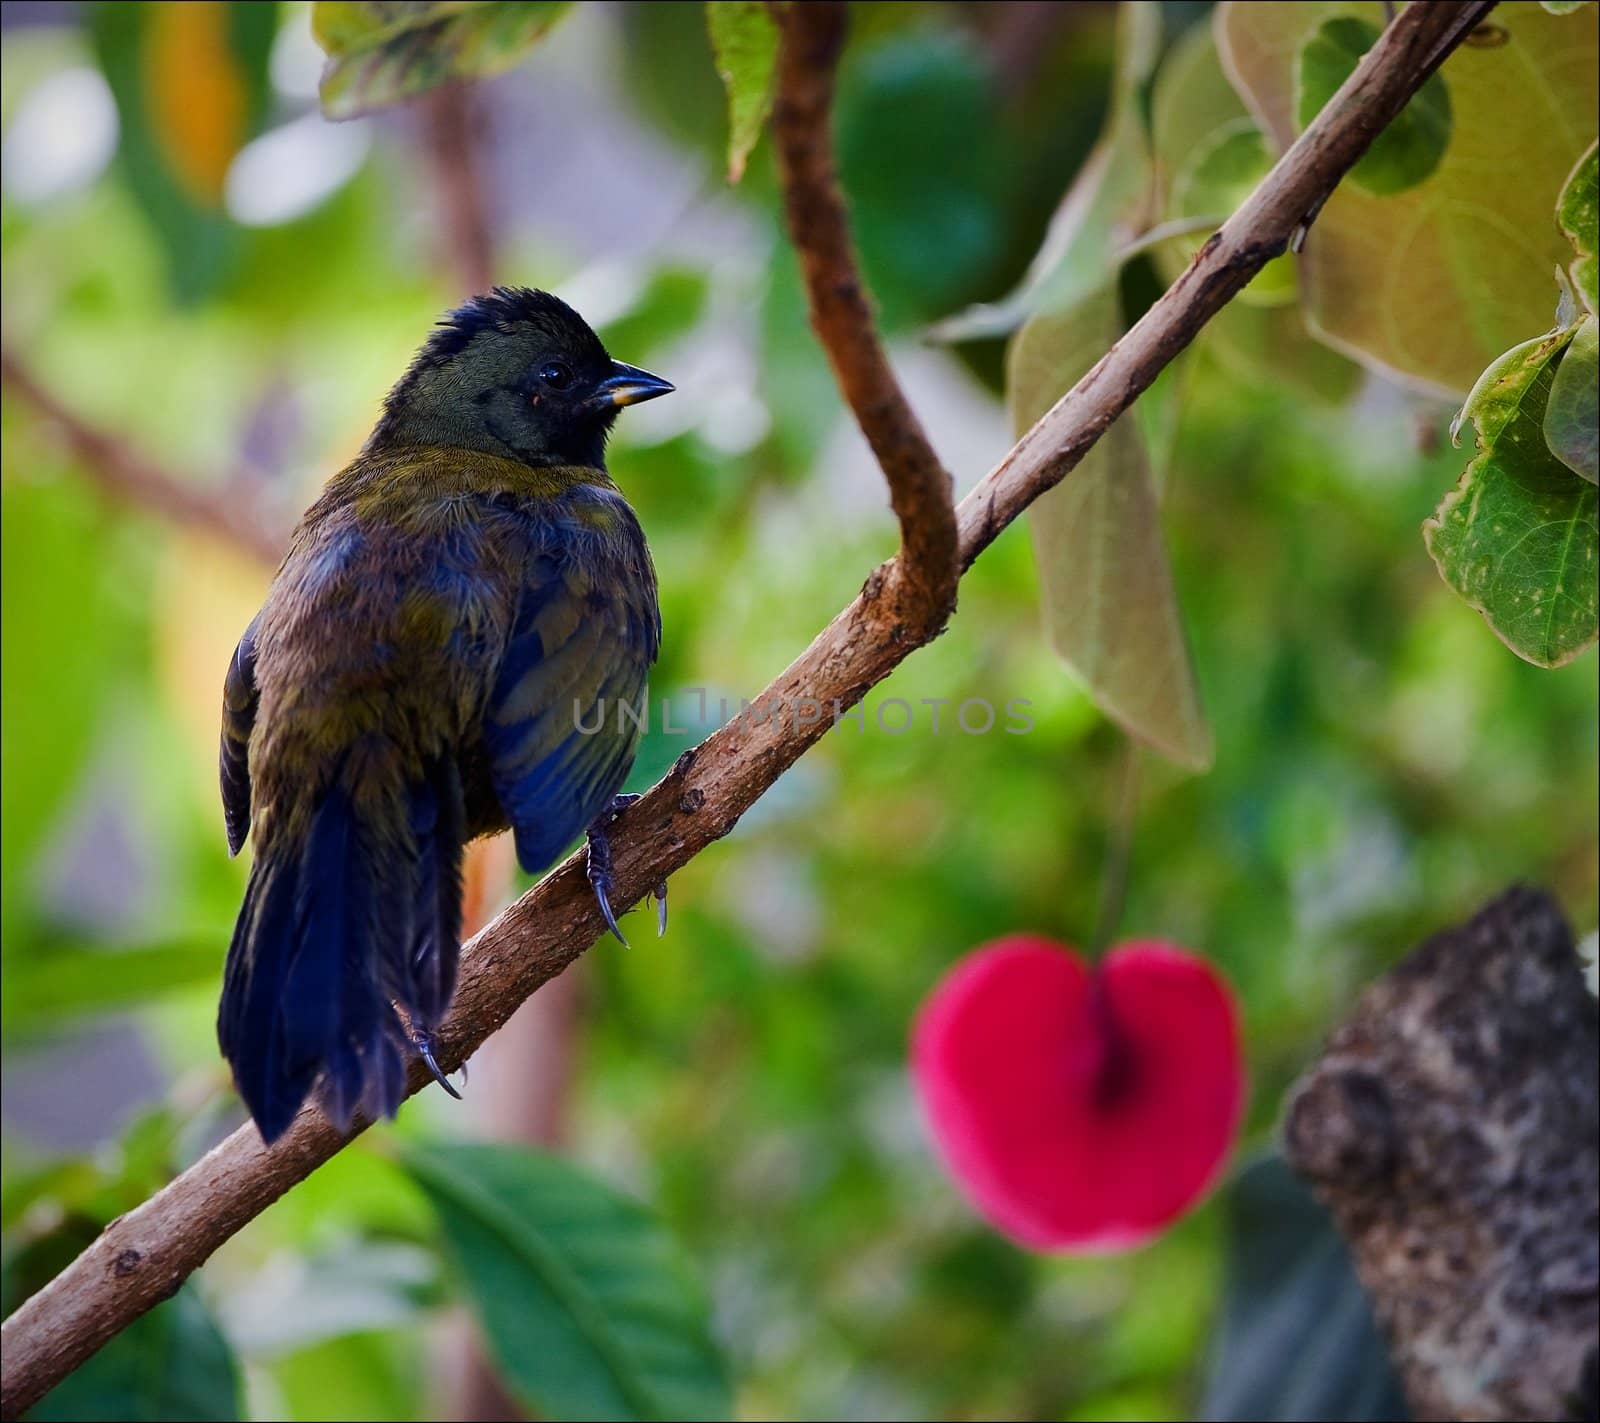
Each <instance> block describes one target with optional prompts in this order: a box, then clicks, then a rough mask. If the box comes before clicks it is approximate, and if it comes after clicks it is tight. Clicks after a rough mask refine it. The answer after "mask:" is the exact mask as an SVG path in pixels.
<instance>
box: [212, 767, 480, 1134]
mask: <svg viewBox="0 0 1600 1423" xmlns="http://www.w3.org/2000/svg"><path fill="white" fill-rule="evenodd" d="M362 800H363V803H366V801H367V797H362ZM405 803H406V806H407V811H408V814H407V815H406V816H405V817H395V819H398V820H399V822H400V823H399V824H398V826H395V830H396V831H397V832H398V833H388V834H385V833H383V831H384V830H385V829H387V828H388V826H389V825H392V824H393V823H394V822H393V820H391V819H390V817H388V816H383V817H381V819H380V822H379V823H373V822H372V820H371V818H370V816H369V818H368V819H366V820H364V819H363V817H362V816H361V815H360V814H359V813H358V811H357V808H356V803H355V801H354V800H353V799H352V796H351V793H350V791H349V789H347V785H346V783H345V781H344V780H343V779H341V780H340V781H338V782H336V783H334V784H333V785H330V786H328V787H326V788H325V789H323V790H322V791H321V793H320V795H319V798H318V800H317V802H316V805H315V807H314V809H313V810H312V811H311V813H310V817H309V829H308V831H307V832H306V833H305V834H304V835H303V836H296V837H293V838H292V839H291V840H288V841H287V842H286V843H274V841H273V840H272V838H271V837H270V836H269V837H268V840H267V842H266V843H265V844H263V845H261V846H260V847H258V851H257V859H256V862H255V864H254V866H253V867H252V870H251V874H250V883H249V886H248V888H247V889H246V891H245V901H244V906H243V908H242V909H241V910H240V914H239V922H238V925H237V927H236V928H235V930H234V936H233V944H232V947H231V948H230V949H229V952H228V968H227V973H226V976H225V980H224V985H223V995H222V1007H221V1013H220V1015H219V1018H218V1023H217V1035H218V1039H219V1041H220V1043H221V1046H222V1052H223V1055H224V1056H225V1057H226V1058H227V1059H228V1061H229V1062H230V1063H231V1064H232V1066H233V1074H234V1080H235V1082H236V1083H237V1084H238V1088H239V1094H240V1096H241V1097H243V1098H244V1101H245V1105H246V1106H247V1107H249V1109H250V1114H251V1116H252V1117H254V1118H255V1121H256V1125H257V1126H258V1127H259V1128H260V1130H261V1135H262V1136H263V1138H265V1139H266V1140H267V1141H268V1142H271V1141H273V1140H274V1139H276V1138H277V1137H278V1136H280V1135H281V1134H282V1133H283V1132H284V1131H285V1130H287V1128H288V1126H289V1123H290V1122H291V1121H293V1119H294V1116H295V1113H296V1112H298V1111H299V1109H300V1107H301V1106H302V1105H303V1103H304V1102H305V1100H306V1098H307V1097H308V1096H310V1095H311V1093H312V1092H313V1090H316V1091H317V1092H318V1096H319V1100H320V1102H321V1105H322V1108H323V1110H324V1111H325V1112H326V1113H327V1115H328V1117H329V1118H330V1119H331V1120H332V1121H333V1122H334V1123H335V1124H336V1125H337V1126H339V1127H340V1128H341V1129H343V1128H345V1127H347V1126H348V1125H349V1123H350V1121H351V1120H352V1118H353V1117H354V1116H355V1114H356V1113H357V1112H358V1111H360V1112H362V1113H363V1114H365V1115H367V1116H371V1117H377V1116H390V1115H393V1114H394V1112H395V1110H396V1109H397V1108H398V1107H399V1105H400V1102H401V1100H402V1098H403V1097H404V1096H405V1050H406V1046H407V1034H406V1030H405V1027H404V1026H403V1025H402V1022H401V1019H400V1016H399V1014H398V1013H397V1012H396V1011H395V1005H396V1004H397V1003H398V1004H399V1006H400V1007H402V1008H403V1009H404V1010H405V1013H406V1016H407V1018H409V1019H410V1021H411V1025H412V1028H413V1030H422V1031H431V1029H432V1028H433V1027H435V1026H436V1025H437V1023H438V1022H439V1020H440V1019H441V1018H442V1017H443V1015H444V1012H445V1009H446V1008H447V1007H448V1006H449V1002H450V995H451V992H452V991H453V989H454V987H455V972H456V962H457V958H458V955H459V948H460V915H461V907H460V897H461V882H460V879H461V877H460V866H461V849H462V837H463V825H464V819H465V816H464V812H463V809H462V793H461V783H460V778H459V775H458V773H457V771H456V768H455V766H454V764H453V763H449V762H447V761H444V760H441V761H440V762H439V763H436V764H435V765H434V766H432V767H430V768H429V770H428V772H427V774H426V775H425V776H424V777H423V778H422V780H421V781H419V782H417V783H416V784H414V785H412V786H410V787H408V788H407V790H406V793H405Z"/></svg>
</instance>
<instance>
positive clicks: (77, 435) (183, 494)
mask: <svg viewBox="0 0 1600 1423" xmlns="http://www.w3.org/2000/svg"><path fill="white" fill-rule="evenodd" d="M0 379H3V380H4V382H5V385H6V387H7V388H8V389H10V390H11V391H13V392H14V393H15V394H16V395H18V396H20V397H21V398H22V399H23V400H25V401H27V402H28V404H29V405H31V406H33V408H34V409H35V410H37V411H38V412H39V414H40V415H42V416H43V417H44V418H45V419H46V420H47V421H49V422H50V423H51V424H52V425H54V426H55V427H56V428H57V429H58V430H59V431H60V433H61V436H62V439H63V440H64V441H65V443H66V445H67V447H68V448H69V449H70V450H71V451H72V452H73V453H74V454H75V455H76V456H77V457H78V458H79V460H80V461H82V463H83V467H84V469H85V470H86V471H87V472H88V474H89V475H90V476H91V478H93V479H94V480H95V482H96V483H97V484H98V485H99V486H100V488H101V489H102V490H104V491H105V492H106V493H107V494H109V495H110V496H111V497H112V498H113V499H116V500H117V501H118V502H119V503H123V504H127V505H130V506H131V507H133V508H135V509H146V510H153V511H154V512H156V513H159V514H163V515H165V516H166V517H167V518H169V519H171V520H172V521H173V522H174V523H177V524H187V525H190V526H191V527H194V528H200V529H205V530H207V531H208V532H210V533H213V534H216V535H218V536H219V537H221V538H224V539H226V540H227V541H228V542H229V543H233V544H236V545H238V546H239V547H240V548H242V549H244V550H245V551H246V552H247V553H250V554H252V555H254V556H255V557H256V558H258V559H260V560H261V561H262V562H263V563H265V564H266V565H267V566H268V567H269V568H276V567H277V566H278V560H279V559H281V558H282V557H283V551H284V549H285V548H287V547H288V546H289V531H288V529H287V528H286V527H284V526H283V521H282V520H280V519H276V518H274V517H272V516H271V515H270V514H269V513H268V511H267V510H265V509H263V508H261V507H260V505H259V502H258V501H252V500H250V499H244V498H241V497H239V495H238V493H237V491H234V490H229V489H227V488H226V487H225V488H223V489H220V490H218V489H215V488H211V489H208V488H206V487H204V486H202V485H199V484H195V483H191V482H190V481H188V480H185V479H180V478H178V477H177V476H176V475H174V474H172V473H170V472H169V471H167V470H166V469H163V468H162V467H161V466H160V465H158V464H156V463H155V461H153V460H151V459H148V458H146V457H145V456H144V455H142V454H140V453H139V451H138V450H136V449H134V448H133V446H131V445H129V444H128V443H127V442H126V441H124V440H121V439H119V438H117V437H116V436H114V435H110V434H107V433H106V432H105V431H103V430H99V429H97V428H96V427H95V426H93V425H91V424H90V423H89V422H88V421H86V420H84V419H83V418H82V417H81V416H79V415H77V414H75V413H74V412H73V411H71V410H69V409H67V407H66V406H65V405H63V404H62V403H61V402H60V401H59V400H57V399H56V397H55V396H54V395H53V394H52V393H51V392H50V391H49V390H47V389H46V388H45V387H44V386H43V385H42V384H41V383H40V382H39V380H38V378H37V377H36V376H35V375H34V374H33V372H32V371H31V370H30V369H29V368H28V366H27V365H26V364H25V363H24V361H23V360H22V358H21V357H20V356H18V355H17V354H16V352H14V351H11V350H9V349H0Z"/></svg>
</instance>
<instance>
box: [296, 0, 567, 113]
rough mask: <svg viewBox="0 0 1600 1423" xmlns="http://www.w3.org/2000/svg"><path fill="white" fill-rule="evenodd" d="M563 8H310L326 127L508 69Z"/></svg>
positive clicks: (350, 3)
mask: <svg viewBox="0 0 1600 1423" xmlns="http://www.w3.org/2000/svg"><path fill="white" fill-rule="evenodd" d="M568 8H569V5H568V4H567V3H566V0H398V3H397V0H316V3H315V4H314V5H313V6H312V7H311V28H312V33H313V34H315V35H316V38H317V43H318V44H320V45H321V46H322V48H323V51H324V53H326V54H327V56H328V63H327V67H326V68H325V69H324V70H323V71H322V112H323V113H324V114H326V115H327V116H328V117H329V118H330V119H349V118H354V117H356V116H357V115H358V114H364V113H368V112H370V111H371V110H373V109H381V108H384V107H385V106H387V105H389V104H398V103H400V102H401V101H403V100H405V99H414V98H416V97H417V96H418V95H419V94H425V93H426V92H427V91H428V90H429V89H433V88H436V87H437V86H439V85H440V84H447V83H451V82H453V81H459V80H465V79H485V78H488V77H489V76H490V75H493V74H499V73H501V72H502V71H504V70H507V69H510V68H511V66H512V65H514V64H516V63H517V62H518V61H519V60H520V59H521V58H522V57H523V55H524V54H526V53H527V52H528V50H529V49H530V48H532V47H533V45H534V44H536V43H537V42H538V41H539V40H540V39H541V38H542V37H543V36H544V34H545V33H546V31H548V30H549V29H550V27H551V26H552V25H554V24H555V23H556V21H557V20H559V19H560V18H561V17H562V16H563V15H564V14H565V13H566V12H567V10H568Z"/></svg>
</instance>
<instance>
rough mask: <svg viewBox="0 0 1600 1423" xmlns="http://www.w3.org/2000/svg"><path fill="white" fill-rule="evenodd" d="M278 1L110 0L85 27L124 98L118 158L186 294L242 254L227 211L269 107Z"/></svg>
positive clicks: (213, 283) (186, 298) (174, 280)
mask: <svg viewBox="0 0 1600 1423" xmlns="http://www.w3.org/2000/svg"><path fill="white" fill-rule="evenodd" d="M277 11H278V7H277V6H276V5H229V4H223V3H220V0H194V3H192V4H184V5H173V4H159V3H147V0H139V3H121V0H119V3H102V4H98V5H95V6H93V7H92V8H91V10H90V11H89V34H90V39H91V40H92V42H93V44H94V48H95V52H96V55H97V57H98V59H99V61H100V68H101V70H102V72H103V73H104V74H105V77H106V83H107V84H108V85H110V88H111V93H112V96H113V98H114V99H115V100H116V104H117V121H118V134H119V138H118V147H117V161H118V165H119V166H120V168H121V169H122V172H123V174H124V175H125V176H126V178H127V181H128V187H129V189H130V190H131V192H132V193H133V196H134V199H135V201H136V202H137V203H138V204H139V207H140V209H141V210H142V211H143V212H144V215H145V217H146V218H147V219H148V220H149V222H150V225H151V227H152V228H154V229H155V233H156V236H157V238H158V239H159V240H160V243H161V246H162V249H163V255H164V256H165V259H166V267H167V275H168V280H169V281H170V283H171V285H172V290H173V292H174V294H175V295H176V297H177V298H178V300H179V301H180V302H193V301H198V300H200V299H201V298H203V297H205V296H207V295H209V294H210V293H211V292H212V291H213V290H215V289H216V287H217V286H218V285H220V284H221V282H222V281H223V280H224V279H225V278H226V277H227V276H228V274H229V273H230V271H231V270H232V268H233V264H234V261H235V259H236V257H237V255H238V230H237V228H235V226H234V224H233V222H232V221H231V220H230V219H229V218H228V216H227V214H226V213H225V212H224V211H223V206H222V195H223V184H224V181H225V180H226V178H227V173H228V166H229V164H230V163H232V161H233V157H234V155H235V154H236V153H237V152H238V151H239V150H240V149H241V148H243V147H244V145H245V144H246V143H248V142H249V141H250V140H251V139H252V138H254V137H255V136H256V134H258V133H259V132H260V131H261V129H262V127H263V125H264V124H265V122H266V120H267V117H268V114H269V112H270V107H271V99H272V91H271V86H270V84H269V83H268V75H267V67H268V63H269V61H270V58H271V54H272V42H273V38H274V36H275V35H276V33H277V28H278V14H277Z"/></svg>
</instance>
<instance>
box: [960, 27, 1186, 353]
mask: <svg viewBox="0 0 1600 1423" xmlns="http://www.w3.org/2000/svg"><path fill="white" fill-rule="evenodd" d="M1160 46H1161V7H1160V6H1159V5H1157V4H1153V3H1150V0H1127V3H1125V4H1123V5H1121V6H1119V7H1118V11H1117V72H1116V80H1115V83H1114V86H1113V89H1112V94H1111V113H1110V115H1109V117H1108V118H1107V119H1106V126H1105V128H1104V130H1103V131H1102V132H1101V135H1100V138H1099V141H1098V142H1097V143H1096V144H1095V146H1094V150H1093V151H1092V152H1091V153H1090V154H1089V157H1088V158H1087V159H1085V160H1084V164H1083V167H1082V168H1081V169H1080V170H1079V172H1078V176H1077V178H1076V179H1075V180H1074V181H1073V184H1072V186H1071V187H1070V188H1069V189H1068V190H1067V195H1066V196H1065V197H1064V198H1063V199H1062V200H1061V205H1060V206H1059V207H1058V208H1057V209H1056V213H1055V216H1054V217H1053V218H1052V219H1051V220H1050V230H1049V231H1048V232H1047V233H1046V234H1045V239H1044V244H1043V245H1042V246H1041V247H1040V248H1039V251H1038V254H1037V255H1036V256H1035V257H1034V259H1033V262H1032V263H1031V264H1030V265H1029V267H1028V272H1027V275H1026V276H1025V277H1024V278H1023V279H1022V282H1021V284H1020V285H1019V286H1018V287H1017V289H1016V290H1015V291H1013V292H1012V293H1011V294H1010V295H1009V296H1006V297H1003V298H1002V299H1001V300H999V301H997V302H991V303H985V304H984V305H981V306H975V307H972V308H971V309H970V310H968V311H964V312H962V313H960V314H959V315H957V316H955V317H953V318H951V319H950V320H949V321H945V322H941V323H940V324H939V326H938V327H937V328H936V329H935V331H934V333H933V334H934V335H935V337H936V338H937V339H939V340H942V341H969V340H975V339H978V338H981V337H985V336H997V335H1003V334H1004V333H1006V332H1008V331H1014V330H1015V329H1016V328H1017V327H1018V326H1019V325H1021V324H1022V322H1023V321H1025V320H1026V319H1027V318H1028V317H1029V316H1031V315H1033V314H1034V313H1035V312H1048V311H1065V310H1067V309H1069V308H1070V307H1073V306H1075V305H1076V304H1077V303H1078V302H1080V301H1082V300H1084V299H1085V298H1086V297H1088V296H1089V295H1090V294H1091V293H1093V292H1094V291H1096V290H1097V289H1098V288H1101V287H1104V286H1106V285H1107V284H1109V283H1111V282H1113V281H1115V279H1116V274H1117V270H1118V267H1119V266H1120V255H1121V253H1122V252H1123V251H1124V249H1126V248H1127V247H1129V246H1130V245H1132V243H1133V242H1134V241H1135V239H1136V238H1137V237H1138V236H1139V234H1140V233H1141V232H1142V231H1143V230H1144V228H1145V227H1146V225H1147V224H1148V219H1149V214H1150V199H1151V173H1150V141H1149V137H1148V134H1147V132H1146V126H1145V117H1144V113H1143V110H1142V105H1141V103H1140V100H1141V96H1142V93H1143V90H1144V86H1145V85H1146V83H1147V82H1148V81H1149V78H1150V74H1151V72H1152V71H1153V70H1154V68H1155V63H1156V56H1157V55H1158V53H1159V52H1160Z"/></svg>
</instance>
